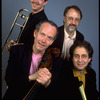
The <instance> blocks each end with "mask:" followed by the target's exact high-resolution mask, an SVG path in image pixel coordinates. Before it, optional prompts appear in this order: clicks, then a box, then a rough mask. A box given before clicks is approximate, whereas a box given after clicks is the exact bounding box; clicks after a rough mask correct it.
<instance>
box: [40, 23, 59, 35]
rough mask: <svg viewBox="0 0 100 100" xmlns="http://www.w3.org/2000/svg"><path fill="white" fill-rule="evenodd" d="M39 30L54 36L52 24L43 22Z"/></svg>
mask: <svg viewBox="0 0 100 100" xmlns="http://www.w3.org/2000/svg"><path fill="white" fill-rule="evenodd" d="M39 31H40V32H43V33H45V34H49V35H51V36H55V35H56V31H57V30H56V28H55V27H54V26H52V25H50V24H49V23H43V24H42V25H41V27H40V30H39Z"/></svg>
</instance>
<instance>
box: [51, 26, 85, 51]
mask: <svg viewBox="0 0 100 100" xmlns="http://www.w3.org/2000/svg"><path fill="white" fill-rule="evenodd" d="M82 40H84V36H83V34H81V33H80V32H79V31H78V30H76V39H75V42H76V41H82ZM63 42H64V26H60V27H59V28H58V36H57V38H56V40H55V41H54V43H53V44H52V45H51V47H57V48H59V49H60V51H61V53H62V48H63Z"/></svg>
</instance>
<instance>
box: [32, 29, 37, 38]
mask: <svg viewBox="0 0 100 100" xmlns="http://www.w3.org/2000/svg"><path fill="white" fill-rule="evenodd" d="M36 33H37V31H36V29H35V30H34V32H33V36H34V37H35V36H36Z"/></svg>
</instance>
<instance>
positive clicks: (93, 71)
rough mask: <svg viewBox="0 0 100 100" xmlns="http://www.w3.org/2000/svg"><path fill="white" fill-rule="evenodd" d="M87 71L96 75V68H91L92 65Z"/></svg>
mask: <svg viewBox="0 0 100 100" xmlns="http://www.w3.org/2000/svg"><path fill="white" fill-rule="evenodd" d="M87 72H88V73H89V74H92V75H96V72H95V70H94V69H93V68H91V67H89V68H88V69H87Z"/></svg>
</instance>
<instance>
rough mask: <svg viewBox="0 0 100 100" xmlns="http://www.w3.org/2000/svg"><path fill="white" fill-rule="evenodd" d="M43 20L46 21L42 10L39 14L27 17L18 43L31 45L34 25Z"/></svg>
mask: <svg viewBox="0 0 100 100" xmlns="http://www.w3.org/2000/svg"><path fill="white" fill-rule="evenodd" d="M43 20H48V18H47V16H46V14H45V12H44V10H42V11H40V12H39V13H36V14H34V15H32V13H31V14H30V16H29V19H28V22H27V24H26V26H25V28H24V30H23V32H22V35H21V37H20V40H19V42H20V43H25V44H28V45H32V44H33V32H34V29H35V27H36V25H37V24H38V23H39V22H40V21H43Z"/></svg>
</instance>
